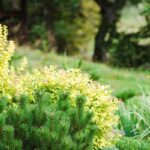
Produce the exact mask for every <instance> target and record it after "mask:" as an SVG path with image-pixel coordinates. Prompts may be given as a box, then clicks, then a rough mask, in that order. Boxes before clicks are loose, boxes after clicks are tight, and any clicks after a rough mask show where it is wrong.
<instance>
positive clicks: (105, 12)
mask: <svg viewBox="0 0 150 150" xmlns="http://www.w3.org/2000/svg"><path fill="white" fill-rule="evenodd" d="M95 1H96V3H97V4H98V5H99V7H100V8H101V11H100V15H101V16H102V17H101V18H102V19H101V24H100V25H99V29H98V33H97V35H96V38H95V49H94V54H93V60H94V61H101V62H104V61H105V60H106V51H107V41H106V35H107V34H110V32H111V31H112V28H113V29H114V28H115V24H116V20H117V19H116V10H115V9H114V5H115V3H109V2H107V1H103V0H95ZM115 31H116V30H115Z"/></svg>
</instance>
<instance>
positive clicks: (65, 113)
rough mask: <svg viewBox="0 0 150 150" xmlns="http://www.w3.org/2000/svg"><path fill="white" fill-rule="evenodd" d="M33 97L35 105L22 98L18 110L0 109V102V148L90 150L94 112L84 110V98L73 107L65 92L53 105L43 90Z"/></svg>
mask: <svg viewBox="0 0 150 150" xmlns="http://www.w3.org/2000/svg"><path fill="white" fill-rule="evenodd" d="M34 98H35V99H36V100H35V103H30V102H29V100H28V97H27V96H25V95H24V96H21V97H20V98H18V100H17V101H18V105H17V107H14V106H13V105H8V104H7V107H3V106H4V105H6V99H5V100H4V99H3V98H2V99H1V106H2V107H1V114H0V120H1V121H0V126H1V135H0V139H1V141H0V148H1V149H14V150H21V149H24V150H31V149H36V150H50V149H51V150H62V149H65V150H70V149H72V150H83V149H85V150H90V149H93V139H94V137H95V133H96V130H97V126H96V124H95V123H94V122H93V113H92V112H91V111H90V110H85V108H84V104H85V103H86V98H85V97H84V96H78V97H77V98H76V100H75V106H74V107H73V106H72V105H71V103H70V102H71V101H70V97H69V94H67V93H61V94H59V98H58V101H57V102H56V103H53V102H52V98H51V95H50V94H49V93H47V92H45V91H38V92H37V93H36V94H35V97H34ZM14 99H15V98H14ZM4 110H5V111H4Z"/></svg>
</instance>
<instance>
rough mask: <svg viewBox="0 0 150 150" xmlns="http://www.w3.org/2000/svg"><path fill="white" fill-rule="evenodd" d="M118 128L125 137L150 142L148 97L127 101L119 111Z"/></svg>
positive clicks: (149, 98) (149, 100) (149, 102)
mask: <svg viewBox="0 0 150 150" xmlns="http://www.w3.org/2000/svg"><path fill="white" fill-rule="evenodd" d="M118 114H119V118H120V127H121V129H123V131H124V133H125V135H126V136H127V137H135V138H136V139H139V140H148V141H150V96H148V95H145V94H143V95H142V96H139V97H134V98H131V99H129V100H128V101H127V102H126V104H123V103H122V105H121V106H120V109H119V112H118Z"/></svg>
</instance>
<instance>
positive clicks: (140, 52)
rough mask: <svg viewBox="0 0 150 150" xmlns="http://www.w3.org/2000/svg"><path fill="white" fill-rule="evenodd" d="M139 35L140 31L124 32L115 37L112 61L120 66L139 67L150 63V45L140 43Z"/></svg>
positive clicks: (111, 53)
mask: <svg viewBox="0 0 150 150" xmlns="http://www.w3.org/2000/svg"><path fill="white" fill-rule="evenodd" d="M138 36H139V33H136V34H128V35H123V34H122V35H120V36H118V38H117V39H114V40H113V44H112V45H113V46H112V48H111V50H110V62H111V63H112V64H114V65H117V66H119V67H139V66H142V65H144V64H148V63H150V59H149V58H150V50H149V49H150V45H139V43H138V41H139V37H138ZM118 39H119V40H118Z"/></svg>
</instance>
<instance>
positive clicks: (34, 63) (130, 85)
mask: <svg viewBox="0 0 150 150" xmlns="http://www.w3.org/2000/svg"><path fill="white" fill-rule="evenodd" d="M24 56H26V57H27V58H28V61H29V66H28V67H29V69H31V68H33V67H36V68H40V67H43V66H45V65H46V66H49V65H57V66H59V67H61V68H62V67H63V68H70V67H73V68H77V67H80V68H81V70H83V71H84V72H86V73H88V74H90V75H91V78H92V79H93V80H97V81H99V82H100V83H101V84H104V85H109V86H110V87H111V89H112V90H113V95H115V96H117V97H119V98H121V99H123V100H126V99H129V98H131V97H134V96H137V95H141V94H142V92H143V91H144V93H148V92H149V90H150V72H149V71H139V70H131V69H130V70H129V69H118V68H113V67H110V66H107V65H104V64H100V63H92V62H87V61H81V60H79V59H77V58H74V57H66V56H58V55H56V54H54V53H52V52H51V53H42V52H41V51H33V50H31V49H30V48H28V47H20V48H17V49H16V53H15V55H14V57H13V61H12V64H14V65H17V64H18V63H19V62H20V61H21V59H22V58H23V57H24Z"/></svg>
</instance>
